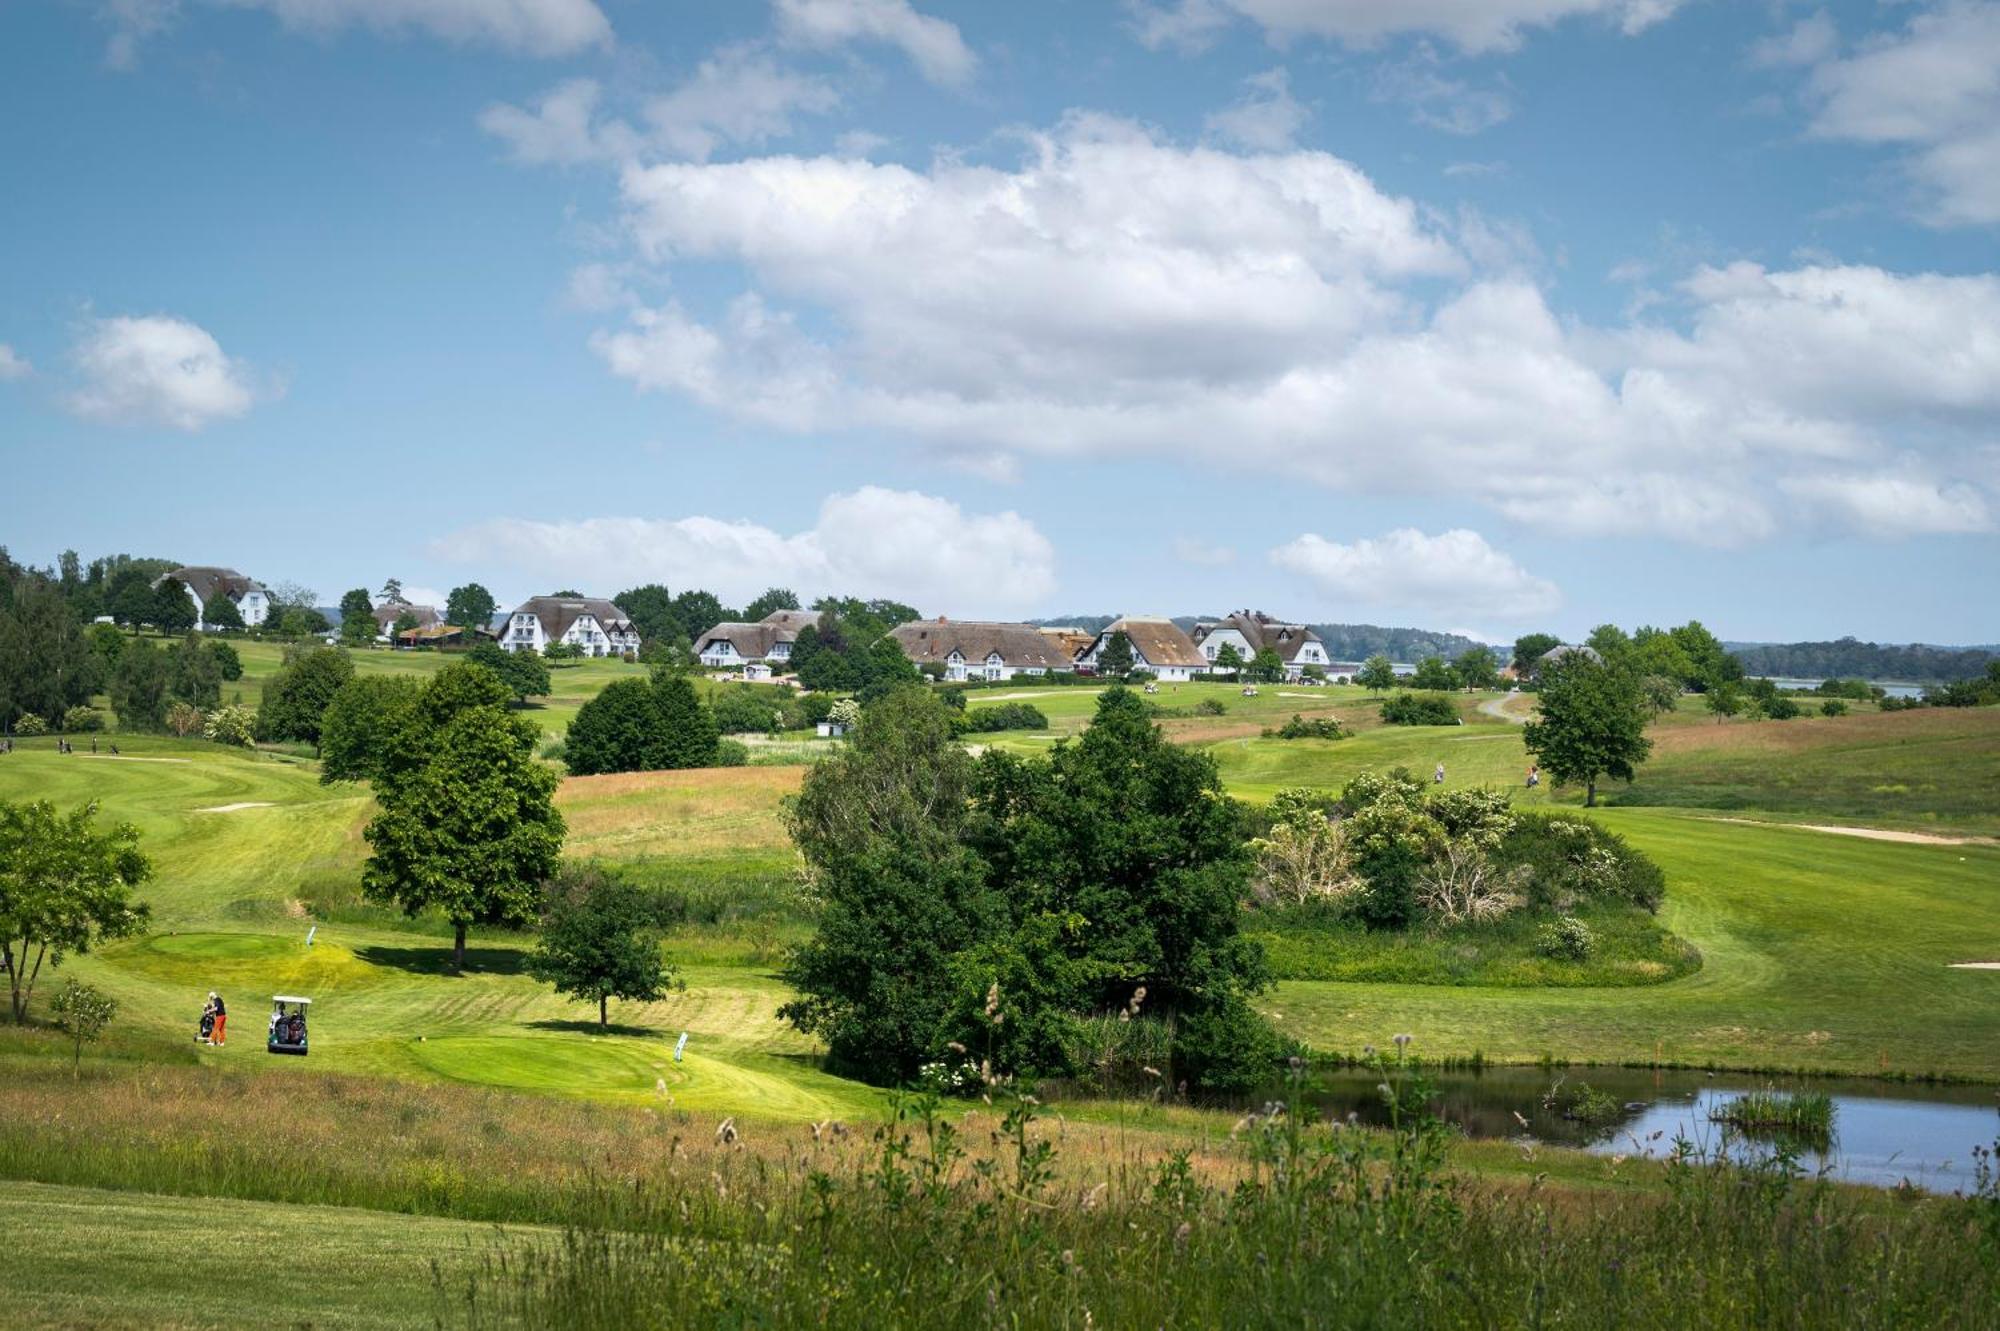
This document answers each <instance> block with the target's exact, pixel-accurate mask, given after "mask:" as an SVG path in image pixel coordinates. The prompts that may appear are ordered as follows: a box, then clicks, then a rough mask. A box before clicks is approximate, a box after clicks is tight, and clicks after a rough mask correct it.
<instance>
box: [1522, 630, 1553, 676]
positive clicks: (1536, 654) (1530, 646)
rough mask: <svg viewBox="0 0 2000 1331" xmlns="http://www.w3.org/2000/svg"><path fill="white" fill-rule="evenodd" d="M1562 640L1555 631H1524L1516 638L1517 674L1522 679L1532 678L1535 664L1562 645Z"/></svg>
mask: <svg viewBox="0 0 2000 1331" xmlns="http://www.w3.org/2000/svg"><path fill="white" fill-rule="evenodd" d="M1562 641H1563V640H1562V639H1561V638H1558V637H1557V636H1556V635H1555V634H1553V633H1524V634H1522V635H1521V636H1520V637H1518V638H1516V639H1514V673H1515V675H1517V676H1518V677H1520V678H1522V679H1532V678H1533V677H1534V674H1535V664H1536V663H1537V662H1538V661H1540V660H1541V659H1542V658H1543V657H1544V656H1547V655H1548V654H1549V653H1550V652H1552V651H1554V650H1555V649H1556V648H1558V647H1560V646H1562Z"/></svg>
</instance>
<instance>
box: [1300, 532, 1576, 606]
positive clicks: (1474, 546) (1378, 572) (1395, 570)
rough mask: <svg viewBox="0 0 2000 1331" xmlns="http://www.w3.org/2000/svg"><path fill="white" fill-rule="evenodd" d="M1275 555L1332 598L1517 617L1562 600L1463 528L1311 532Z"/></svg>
mask: <svg viewBox="0 0 2000 1331" xmlns="http://www.w3.org/2000/svg"><path fill="white" fill-rule="evenodd" d="M1271 562H1272V563H1274V564H1276V565H1277V566H1278V567H1280V568H1284V569H1289V570H1291V571H1292V572H1294V573H1298V574H1301V575H1303V576H1304V577H1306V578H1308V579H1309V580H1311V581H1312V583H1313V584H1314V585H1315V586H1316V587H1317V588H1318V589H1319V590H1321V591H1322V592H1325V593H1326V594H1327V595H1328V596H1330V597H1336V598H1339V599H1340V600H1343V601H1359V602H1363V603H1366V604H1370V605H1384V606H1395V607H1398V608H1406V609H1409V610H1411V611H1415V612H1420V613H1425V614H1433V615H1453V614H1467V613H1475V612H1476V613H1479V614H1481V615H1486V616H1492V617H1496V618H1499V619H1502V620H1509V621H1512V620H1522V619H1527V618H1530V617H1532V616H1535V615H1543V614H1547V613H1549V612H1550V611H1552V610H1554V609H1555V608H1556V607H1557V606H1559V605H1561V604H1562V594H1561V593H1560V592H1559V591H1558V590H1557V589H1556V585H1555V584H1554V583H1552V582H1550V581H1548V580H1547V579H1546V578H1538V577H1535V576H1534V575H1533V574H1531V573H1529V572H1528V571H1527V570H1526V569H1524V568H1522V567H1521V566H1520V565H1519V564H1517V563H1515V562H1514V561H1513V559H1512V558H1510V557H1509V556H1507V555H1505V554H1502V553H1501V552H1500V551H1498V550H1495V549H1494V548H1493V547H1492V546H1490V545H1488V544H1487V543H1486V538H1485V537H1483V536H1481V535H1480V534H1479V533H1478V532H1476V531H1467V530H1465V529H1464V528H1454V529H1453V530H1451V531H1446V532H1440V533H1439V534H1438V535H1436V536H1427V535H1425V534H1424V533H1423V532H1421V531H1418V530H1417V529H1416V528H1414V527H1401V528H1398V529H1397V530H1395V531H1392V532H1389V533H1388V534H1387V535H1385V536H1380V537H1376V538H1373V539H1367V538H1364V539H1361V540H1357V541H1355V542H1353V543H1352V544H1349V545H1342V544H1340V543H1338V542H1335V541H1329V540H1327V539H1326V538H1325V537H1323V536H1316V535H1312V534H1310V533H1309V534H1307V535H1304V536H1301V537H1299V538H1298V539H1297V540H1295V541H1292V542H1290V543H1289V544H1286V545H1281V546H1279V547H1278V548H1277V549H1275V550H1273V551H1271Z"/></svg>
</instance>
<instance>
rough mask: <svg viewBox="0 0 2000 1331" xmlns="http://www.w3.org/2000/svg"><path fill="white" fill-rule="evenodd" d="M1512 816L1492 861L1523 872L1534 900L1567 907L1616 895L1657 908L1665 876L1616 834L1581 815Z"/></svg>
mask: <svg viewBox="0 0 2000 1331" xmlns="http://www.w3.org/2000/svg"><path fill="white" fill-rule="evenodd" d="M1513 818H1514V822H1513V826H1512V827H1511V829H1510V830H1509V831H1508V832H1507V834H1506V835H1505V836H1504V837H1502V838H1501V840H1500V843H1499V845H1498V846H1496V847H1495V848H1494V859H1495V860H1496V861H1497V862H1498V863H1500V864H1501V865H1503V866H1505V867H1507V868H1510V869H1513V868H1522V869H1525V870H1527V872H1526V873H1525V874H1524V875H1523V877H1522V882H1523V885H1524V887H1525V889H1526V891H1527V893H1528V899H1529V901H1530V902H1531V903H1532V904H1534V905H1536V906H1540V907H1545V908H1554V909H1557V910H1565V909H1567V908H1568V906H1569V904H1570V903H1572V902H1575V901H1579V900H1599V899H1617V900H1624V901H1630V902H1631V903H1632V904H1634V905H1636V906H1640V907H1643V908H1644V909H1646V910H1648V911H1657V910H1659V908H1660V902H1661V900H1662V899H1663V898H1664V897H1665V896H1666V875H1665V874H1663V873H1661V872H1660V866H1659V865H1657V864H1655V863H1653V862H1652V861H1651V860H1650V859H1648V858H1646V856H1644V855H1643V854H1641V853H1640V852H1638V851H1636V850H1634V849H1633V848H1632V847H1631V846H1630V845H1628V844H1627V843H1626V841H1625V838H1623V837H1621V836H1619V835H1618V834H1617V833H1616V832H1613V831H1611V830H1609V829H1608V828H1605V827H1603V826H1601V825H1599V824H1598V823H1596V822H1594V821H1592V820H1591V819H1589V818H1586V817H1584V816H1582V815H1581V814H1573V813H1532V812H1531V813H1517V814H1515V815H1513Z"/></svg>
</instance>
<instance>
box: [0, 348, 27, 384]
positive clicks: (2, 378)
mask: <svg viewBox="0 0 2000 1331" xmlns="http://www.w3.org/2000/svg"><path fill="white" fill-rule="evenodd" d="M34 372H35V367H34V366H32V365H30V364H28V358H27V357H26V356H23V355H22V354H21V353H20V352H18V351H16V350H14V348H12V347H10V346H8V345H7V344H6V343H5V342H0V383H7V382H9V381H10V380H14V379H25V378H27V377H28V376H29V375H31V374H33V373H34Z"/></svg>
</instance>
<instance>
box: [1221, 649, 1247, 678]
mask: <svg viewBox="0 0 2000 1331" xmlns="http://www.w3.org/2000/svg"><path fill="white" fill-rule="evenodd" d="M1215 673H1216V674H1218V675H1227V676H1229V677H1230V678H1231V679H1235V678H1236V677H1237V676H1238V675H1240V674H1242V673H1243V653H1242V652H1241V651H1239V650H1237V647H1236V644H1235V643H1233V642H1225V643H1223V644H1222V646H1220V647H1218V648H1216V649H1215Z"/></svg>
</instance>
